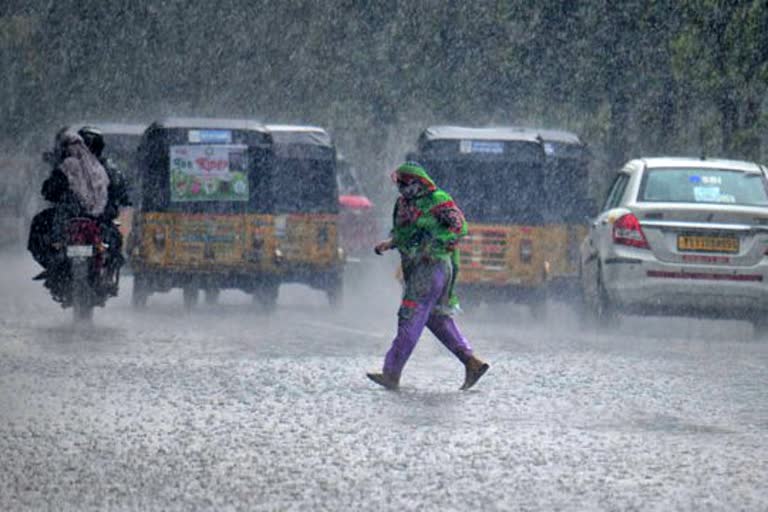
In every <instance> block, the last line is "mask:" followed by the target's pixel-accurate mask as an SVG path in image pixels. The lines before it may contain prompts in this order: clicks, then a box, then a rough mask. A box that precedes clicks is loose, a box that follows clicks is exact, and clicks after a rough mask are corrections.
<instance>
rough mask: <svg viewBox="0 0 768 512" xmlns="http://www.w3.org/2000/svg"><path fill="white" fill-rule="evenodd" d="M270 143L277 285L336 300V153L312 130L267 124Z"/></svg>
mask: <svg viewBox="0 0 768 512" xmlns="http://www.w3.org/2000/svg"><path fill="white" fill-rule="evenodd" d="M267 130H268V131H269V133H270V134H271V135H272V139H273V142H274V167H273V169H274V172H273V174H272V183H271V186H272V211H273V213H274V215H275V223H274V225H275V237H276V238H277V245H278V247H279V249H280V253H281V257H282V260H281V261H282V264H281V268H280V277H281V279H282V281H283V282H296V283H302V284H306V285H309V286H311V287H313V288H316V289H319V290H322V291H324V292H325V293H326V295H327V297H328V301H329V302H330V304H331V305H332V306H336V305H338V304H339V303H340V302H341V300H342V291H343V275H344V263H345V254H344V251H343V250H342V248H341V245H340V239H339V190H338V183H337V180H336V164H337V158H336V157H337V154H336V147H335V145H334V144H333V141H332V139H331V137H330V135H329V134H328V133H327V132H326V131H325V130H324V129H323V128H320V127H317V126H296V125H281V124H268V125H267Z"/></svg>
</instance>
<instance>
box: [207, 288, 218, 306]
mask: <svg viewBox="0 0 768 512" xmlns="http://www.w3.org/2000/svg"><path fill="white" fill-rule="evenodd" d="M220 293H221V290H219V289H218V288H206V289H205V303H206V304H208V305H209V306H213V305H214V304H218V302H219V295H220Z"/></svg>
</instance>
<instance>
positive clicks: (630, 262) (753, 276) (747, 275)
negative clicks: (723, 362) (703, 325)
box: [603, 254, 768, 318]
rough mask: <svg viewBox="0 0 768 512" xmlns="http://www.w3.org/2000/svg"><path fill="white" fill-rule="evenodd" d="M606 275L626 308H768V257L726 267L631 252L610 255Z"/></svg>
mask: <svg viewBox="0 0 768 512" xmlns="http://www.w3.org/2000/svg"><path fill="white" fill-rule="evenodd" d="M603 279H604V281H603V282H604V286H605V290H606V292H607V294H608V297H609V299H610V300H611V302H612V303H614V304H615V305H616V306H618V307H619V308H620V309H622V310H625V311H634V310H640V311H646V312H654V313H660V314H681V313H682V314H685V313H695V312H700V313H703V314H706V315H712V316H720V317H734V318H738V317H743V316H748V315H749V314H751V313H753V312H755V311H766V310H768V262H761V263H760V264H758V265H755V266H753V267H746V268H745V267H741V268H732V267H730V268H726V267H722V266H714V265H713V266H702V265H680V264H666V263H662V262H659V261H657V260H655V259H653V258H647V257H646V258H643V257H642V255H637V254H629V255H622V256H617V257H614V258H612V259H607V260H606V261H605V262H604V264H603Z"/></svg>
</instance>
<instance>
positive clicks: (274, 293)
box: [253, 283, 280, 313]
mask: <svg viewBox="0 0 768 512" xmlns="http://www.w3.org/2000/svg"><path fill="white" fill-rule="evenodd" d="M279 293H280V285H279V284H278V283H265V284H261V285H259V286H258V287H257V288H256V289H255V290H253V302H254V304H258V305H259V306H261V308H262V309H264V311H266V312H267V313H271V312H273V311H274V310H275V309H277V297H278V295H279Z"/></svg>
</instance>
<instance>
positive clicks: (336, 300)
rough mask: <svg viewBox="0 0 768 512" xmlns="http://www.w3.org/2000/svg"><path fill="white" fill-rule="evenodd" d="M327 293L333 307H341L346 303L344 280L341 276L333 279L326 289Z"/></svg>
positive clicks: (329, 302)
mask: <svg viewBox="0 0 768 512" xmlns="http://www.w3.org/2000/svg"><path fill="white" fill-rule="evenodd" d="M325 294H326V296H327V297H328V304H330V306H331V307H332V308H338V307H341V305H342V304H343V303H344V281H343V280H342V279H341V278H339V277H337V278H335V279H332V280H331V282H330V283H329V284H328V286H327V287H326V289H325Z"/></svg>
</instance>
